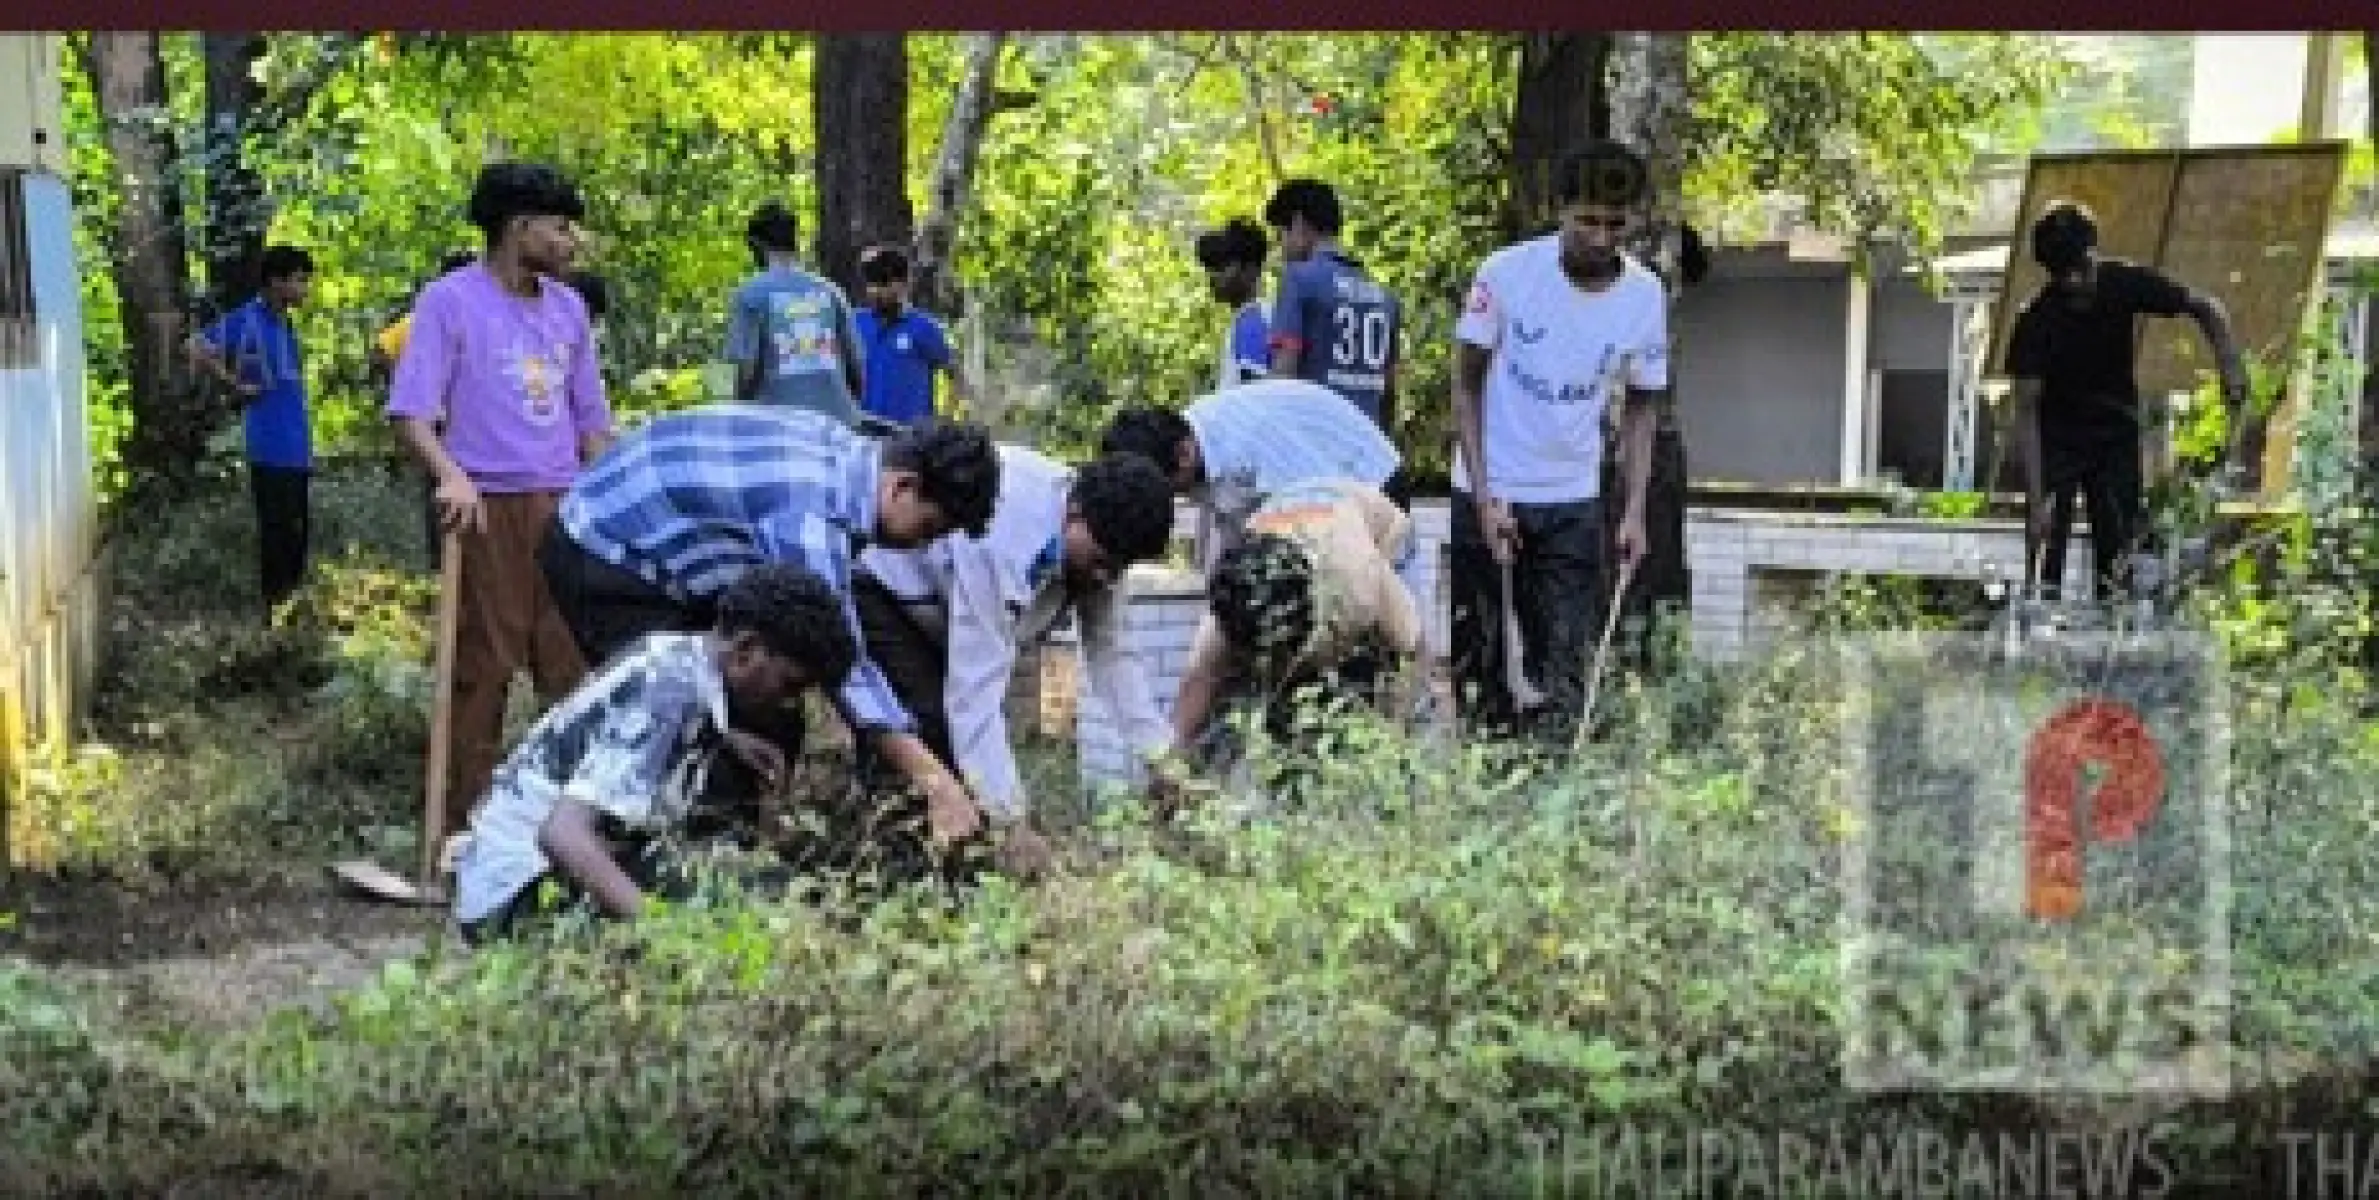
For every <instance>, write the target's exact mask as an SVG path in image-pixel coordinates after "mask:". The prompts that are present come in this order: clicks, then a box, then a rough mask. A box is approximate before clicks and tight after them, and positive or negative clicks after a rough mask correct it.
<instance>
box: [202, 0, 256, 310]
mask: <svg viewBox="0 0 2379 1200" xmlns="http://www.w3.org/2000/svg"><path fill="white" fill-rule="evenodd" d="M199 45H200V48H201V49H202V51H203V52H204V56H205V59H206V126H205V129H206V133H205V141H204V142H203V143H202V145H203V153H204V155H205V163H206V242H205V245H204V247H203V255H204V257H205V259H206V265H207V299H208V301H209V308H210V310H211V312H212V313H215V314H220V313H223V312H227V311H229V310H230V309H232V308H233V307H234V306H237V305H239V304H241V303H244V302H245V301H246V300H247V299H248V297H249V296H250V295H252V294H254V293H255V291H256V289H257V287H259V286H260V285H261V284H262V280H261V279H260V278H259V271H258V268H259V266H260V265H261V263H262V261H263V258H264V234H265V230H266V228H267V227H268V226H269V225H270V224H271V223H272V205H271V201H270V199H269V197H267V196H266V195H265V191H264V180H263V179H262V178H260V177H259V176H258V175H257V173H256V169H255V167H254V166H252V165H251V164H250V163H249V162H248V156H247V149H246V143H247V137H248V133H249V130H250V123H251V121H252V119H253V117H254V115H255V112H256V109H257V107H258V106H259V105H260V104H262V103H263V101H264V87H263V85H261V84H259V83H257V82H256V64H257V62H258V60H260V59H262V58H263V57H264V52H265V39H264V35H263V34H261V33H244V32H243V33H208V34H203V35H201V37H200V41H199Z"/></svg>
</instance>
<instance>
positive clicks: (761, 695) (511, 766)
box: [454, 563, 858, 944]
mask: <svg viewBox="0 0 2379 1200" xmlns="http://www.w3.org/2000/svg"><path fill="white" fill-rule="evenodd" d="M841 607H842V604H841V600H840V598H838V597H837V596H836V595H835V594H834V592H833V590H832V589H831V588H829V587H827V586H826V583H825V581H824V580H821V579H819V578H818V577H817V576H815V575H812V574H810V573H809V572H807V571H804V570H802V569H800V568H799V567H794V566H790V565H785V564H775V563H770V564H763V565H761V566H756V567H753V568H751V569H749V570H746V571H744V572H743V573H742V574H741V575H738V576H737V577H736V579H735V582H733V583H731V584H729V585H728V586H727V589H726V591H725V592H724V593H722V594H721V595H720V597H719V602H718V616H717V618H716V620H715V621H714V622H713V624H712V626H711V628H710V629H709V630H708V631H704V632H692V633H654V634H650V635H648V636H646V637H644V638H642V639H640V640H638V641H637V642H636V643H634V644H633V645H632V646H631V647H630V649H629V650H628V652H627V653H624V654H622V655H620V656H619V657H617V658H615V659H613V660H612V661H610V662H609V663H607V664H606V665H605V666H604V667H603V669H602V670H601V671H599V672H597V673H595V674H594V675H592V676H590V677H589V678H588V679H587V680H586V681H585V682H584V683H583V684H581V685H580V686H579V687H578V688H577V690H575V691H574V692H572V693H571V694H570V696H569V697H568V698H567V699H565V700H563V701H562V702H561V703H560V704H557V705H555V706H554V707H553V708H551V709H549V710H547V711H546V713H545V714H544V716H542V717H540V718H539V719H538V721H537V724H536V725H535V726H534V727H533V728H531V729H530V730H529V733H528V736H527V737H525V738H524V739H522V741H521V743H520V745H519V746H518V747H517V748H516V749H514V750H513V752H512V755H511V757H510V758H508V759H507V760H506V761H505V762H504V765H503V767H502V769H501V770H499V771H498V772H497V773H496V774H495V776H494V780H493V788H492V790H491V791H490V793H489V795H488V796H487V798H486V802H485V803H484V804H482V805H481V806H480V807H479V809H478V813H477V815H476V816H475V817H474V818H473V819H472V825H471V828H472V836H471V839H470V842H469V845H468V847H467V848H466V849H465V850H464V851H463V853H462V854H461V856H460V857H459V859H458V860H457V862H456V864H455V900H454V915H455V918H456V920H457V921H458V923H459V924H460V925H461V927H462V933H463V936H464V938H465V939H466V940H468V941H470V942H472V943H473V944H479V943H483V942H485V941H487V940H489V939H491V938H497V937H502V936H505V935H507V934H509V933H511V932H512V931H513V929H514V927H515V924H516V922H518V921H519V920H521V919H522V918H524V917H528V916H531V915H535V914H540V913H545V912H551V911H553V910H554V909H555V908H557V907H559V905H555V904H551V903H548V901H547V897H545V896H543V895H541V893H543V892H544V891H545V886H544V885H545V884H546V883H548V882H549V881H550V882H551V883H552V884H555V885H557V887H556V890H557V891H558V892H559V893H560V896H559V897H558V899H560V900H561V901H562V902H563V903H575V904H579V905H584V906H588V907H591V908H593V909H594V910H595V911H596V912H598V913H600V914H601V915H603V916H607V917H614V918H633V917H635V916H636V915H638V913H639V912H640V910H641V909H642V908H643V907H644V901H645V896H646V895H647V893H648V892H658V893H660V894H663V895H665V896H670V897H672V898H675V897H681V896H683V895H684V894H685V893H686V892H687V891H689V890H690V885H691V882H692V881H691V880H690V879H689V878H688V875H689V872H688V871H687V870H686V869H685V867H686V865H685V864H684V863H683V862H682V861H680V860H679V859H678V856H677V855H675V854H673V853H672V851H671V849H670V847H669V845H668V842H669V838H668V835H669V834H670V833H672V832H676V831H678V830H679V829H681V828H682V827H683V825H684V823H685V820H686V817H687V816H688V814H689V813H690V812H691V811H692V809H693V807H694V802H695V799H696V797H697V795H698V793H699V792H700V790H701V786H702V781H703V778H704V776H705V775H706V774H707V771H708V769H709V766H710V760H711V759H713V758H715V757H716V756H717V754H718V752H719V751H722V750H723V751H725V752H726V753H727V754H729V755H732V756H733V757H734V758H735V759H736V760H737V761H739V762H740V763H742V764H743V765H744V766H745V767H746V768H747V769H749V770H751V771H752V772H754V773H755V774H757V775H759V776H760V777H761V778H762V779H764V780H766V781H768V782H769V783H770V784H772V785H773V784H774V783H775V782H777V781H779V780H781V779H783V778H784V776H785V771H786V764H785V760H784V757H783V756H782V755H781V754H780V753H779V752H778V750H777V749H776V747H775V746H773V745H771V744H770V743H769V742H768V741H767V740H766V739H764V738H760V737H757V736H755V735H753V734H751V733H750V732H748V731H745V730H742V729H739V728H737V727H736V726H735V725H734V723H733V718H732V715H731V711H730V709H731V704H733V705H741V706H746V707H754V708H758V707H770V706H777V705H782V704H785V703H787V702H789V701H792V700H795V699H797V698H798V697H799V696H800V694H801V693H802V692H804V691H806V690H808V689H809V688H812V687H827V688H832V687H835V686H837V685H838V684H840V683H841V682H842V680H843V679H844V677H845V676H847V675H848V674H849V673H850V669H851V662H852V660H853V658H855V657H856V656H857V653H858V648H857V645H856V643H855V642H854V641H853V640H852V637H851V633H850V629H849V627H848V626H847V625H845V624H844V623H843V622H842V621H841V620H840V619H839V616H840V612H839V610H840V609H841Z"/></svg>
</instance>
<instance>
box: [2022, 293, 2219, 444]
mask: <svg viewBox="0 0 2379 1200" xmlns="http://www.w3.org/2000/svg"><path fill="white" fill-rule="evenodd" d="M2191 299H2192V296H2191V294H2190V291H2189V289H2188V288H2186V287H2183V286H2182V285H2181V284H2179V283H2176V282H2174V281H2173V279H2172V278H2171V277H2170V276H2167V275H2166V274H2164V273H2163V272H2161V271H2158V270H2156V269H2155V268H2154V267H2143V266H2140V265H2138V264H2136V263H2130V262H2125V261H2124V260H2122V259H2115V258H2102V259H2100V260H2099V261H2098V270H2097V279H2096V286H2094V287H2093V288H2091V289H2090V291H2089V292H2088V293H2086V294H2084V295H2081V296H2078V297H2077V296H2076V295H2074V294H2072V293H2068V292H2065V291H2063V290H2061V289H2059V288H2057V286H2056V285H2055V284H2053V283H2052V284H2047V285H2043V286H2042V288H2041V290H2040V293H2039V294H2038V295H2035V296H2034V297H2033V298H2032V300H2031V302H2030V303H2028V304H2026V305H2025V306H2024V311H2023V312H2022V313H2021V314H2019V315H2018V316H2017V317H2016V325H2015V330H2014V332H2013V333H2012V334H2010V335H2009V337H2008V342H2007V363H2006V368H2007V370H2006V373H2007V374H2008V375H2009V376H2011V377H2014V378H2018V379H2037V380H2040V381H2041V394H2040V436H2041V438H2042V439H2043V440H2044V441H2050V442H2057V443H2072V442H2077V441H2092V442H2096V441H2117V440H2124V439H2136V438H2137V437H2138V436H2139V376H2138V371H2139V318H2141V317H2143V316H2149V317H2178V316H2182V315H2185V314H2186V313H2187V312H2188V311H2189V304H2190V301H2191Z"/></svg>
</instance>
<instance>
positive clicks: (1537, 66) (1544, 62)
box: [1503, 33, 1611, 242]
mask: <svg viewBox="0 0 2379 1200" xmlns="http://www.w3.org/2000/svg"><path fill="white" fill-rule="evenodd" d="M1610 60H1611V35H1610V34H1608V33H1557V34H1526V35H1523V36H1522V37H1521V39H1520V78H1519V86H1518V87H1517V88H1515V89H1514V91H1513V97H1512V139H1511V165H1510V172H1511V177H1510V189H1511V190H1510V192H1509V194H1508V202H1507V203H1506V204H1505V205H1504V214H1503V239H1504V240H1505V241H1507V242H1511V241H1518V240H1520V239H1522V238H1525V237H1529V236H1532V235H1534V234H1537V233H1540V232H1542V231H1544V230H1546V229H1549V228H1551V227H1552V225H1553V208H1554V204H1553V192H1552V186H1551V185H1552V169H1553V166H1554V164H1555V163H1556V162H1558V161H1560V158H1561V156H1562V155H1563V154H1564V153H1566V152H1568V151H1569V150H1571V149H1573V148H1575V147H1576V146H1577V145H1578V143H1580V142H1582V141H1585V140H1586V139H1588V138H1598V137H1608V136H1609V135H1610V131H1611V94H1610V89H1609V87H1608V83H1607V81H1608V69H1609V66H1610Z"/></svg>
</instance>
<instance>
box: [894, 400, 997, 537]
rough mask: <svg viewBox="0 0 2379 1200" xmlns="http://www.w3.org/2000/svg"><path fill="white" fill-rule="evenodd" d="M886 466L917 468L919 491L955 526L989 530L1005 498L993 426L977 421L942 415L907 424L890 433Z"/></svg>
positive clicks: (967, 530)
mask: <svg viewBox="0 0 2379 1200" xmlns="http://www.w3.org/2000/svg"><path fill="white" fill-rule="evenodd" d="M884 466H885V467H886V468H888V469H890V470H895V471H915V472H916V473H917V479H918V491H919V492H921V493H922V494H923V495H924V496H925V498H926V499H927V500H930V501H932V502H933V503H934V504H935V505H936V506H937V507H939V508H940V509H941V510H942V515H943V516H944V517H947V518H949V521H950V527H951V528H953V529H957V530H960V531H963V532H965V533H966V534H968V535H970V536H973V537H981V536H983V527H984V526H985V525H987V524H989V523H990V522H991V506H992V505H993V504H994V503H996V502H997V501H998V499H999V490H1000V456H999V449H998V448H997V447H995V446H993V445H992V444H991V432H990V431H989V430H987V429H985V428H984V427H983V426H981V425H979V424H976V423H974V422H972V421H937V422H935V423H933V424H931V425H926V426H922V427H910V428H904V429H902V430H900V431H899V432H897V433H894V434H893V435H892V436H890V437H888V438H886V439H884Z"/></svg>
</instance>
